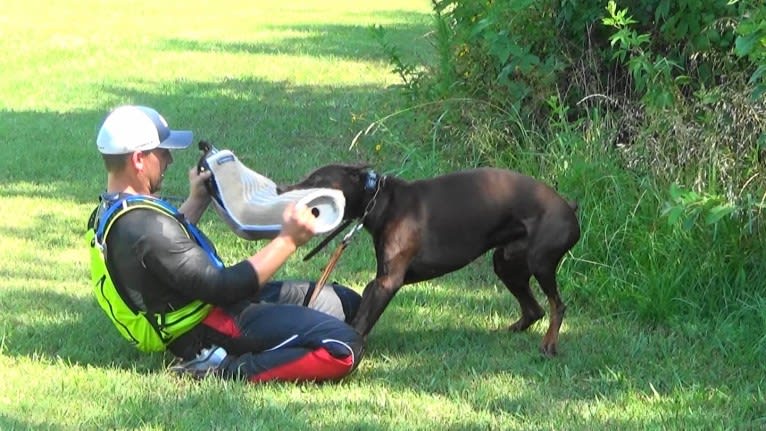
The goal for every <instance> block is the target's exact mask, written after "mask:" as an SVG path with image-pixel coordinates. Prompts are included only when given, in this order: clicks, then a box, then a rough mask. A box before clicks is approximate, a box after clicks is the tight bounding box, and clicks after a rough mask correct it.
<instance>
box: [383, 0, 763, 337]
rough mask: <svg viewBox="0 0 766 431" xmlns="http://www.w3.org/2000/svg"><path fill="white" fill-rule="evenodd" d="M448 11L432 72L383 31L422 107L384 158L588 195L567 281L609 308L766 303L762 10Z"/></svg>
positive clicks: (665, 318)
mask: <svg viewBox="0 0 766 431" xmlns="http://www.w3.org/2000/svg"><path fill="white" fill-rule="evenodd" d="M433 9H434V27H435V30H434V31H433V32H432V33H431V36H432V38H433V46H434V51H435V52H434V53H435V58H436V60H435V61H434V62H433V63H430V64H423V65H415V64H406V63H405V62H403V61H402V60H401V57H400V56H396V55H395V54H396V47H393V46H391V45H390V44H388V45H386V44H385V30H383V29H378V32H379V37H380V40H381V41H383V46H384V47H385V49H386V52H388V53H389V57H390V58H391V59H392V64H394V65H395V70H397V71H398V72H400V76H402V79H403V82H404V84H405V85H404V87H403V88H404V90H405V94H406V95H407V101H408V108H407V109H406V115H402V116H400V117H399V118H398V119H397V120H396V121H397V122H398V123H399V124H403V125H404V127H403V128H400V129H398V131H399V132H400V131H401V130H405V132H404V134H402V135H399V134H396V135H395V134H394V133H393V132H392V133H389V134H388V135H386V136H385V137H384V136H381V135H379V136H378V137H377V138H376V139H375V142H377V144H376V152H375V154H376V157H378V158H379V161H381V162H384V163H388V164H394V163H397V160H398V161H399V163H401V165H400V166H401V168H402V169H403V170H408V169H413V168H415V169H413V170H414V171H416V172H417V173H416V174H415V175H416V176H417V175H420V174H429V173H436V172H440V171H443V170H446V169H452V168H458V167H468V166H478V165H494V166H502V167H509V168H513V169H516V170H520V171H523V172H526V173H528V174H531V175H534V176H536V177H539V178H540V179H542V180H544V181H546V182H549V183H550V184H552V185H554V186H556V187H557V188H558V189H559V190H562V192H563V193H564V194H565V195H567V196H570V197H573V198H577V199H578V201H580V216H581V220H582V224H583V236H582V239H581V241H580V243H579V244H578V245H577V247H576V249H575V250H574V251H573V253H572V258H573V262H572V263H571V265H572V268H570V269H565V271H569V277H570V278H573V279H574V280H579V281H580V282H579V283H578V284H579V288H578V291H577V292H575V293H574V294H575V297H576V298H577V301H578V302H580V303H582V304H587V305H588V307H589V308H592V309H595V310H598V311H599V312H603V313H609V312H613V310H615V309H619V310H627V311H628V312H630V313H633V314H635V315H637V316H639V317H640V318H642V319H644V320H645V321H647V322H659V323H662V322H682V321H686V320H688V319H694V318H700V317H711V316H719V317H720V316H734V315H736V316H740V317H738V319H740V318H744V317H742V316H743V314H742V313H740V311H739V310H740V309H741V305H742V303H743V301H746V300H747V301H749V303H751V304H752V303H753V302H752V301H751V299H752V298H756V299H758V298H760V299H759V300H757V301H755V303H756V304H763V303H764V301H763V300H762V293H761V292H760V289H761V288H760V286H762V285H763V284H764V283H765V282H766V278H765V277H766V276H764V275H761V271H760V270H759V268H760V267H761V266H762V265H763V262H762V261H763V257H764V256H766V227H765V226H764V223H763V220H764V214H763V212H764V209H765V206H764V203H765V202H766V194H764V190H766V171H765V170H764V157H766V104H764V101H763V99H762V97H761V96H762V94H763V91H764V85H765V83H766V12H764V8H763V6H762V1H757V0H749V1H745V0H741V1H736V0H731V1H728V0H713V1H708V2H698V1H685V0H680V1H670V0H625V1H621V2H619V3H615V2H613V1H610V2H608V3H607V4H605V3H604V2H603V1H596V0H556V1H554V0H540V1H531V0H509V1H503V2H500V1H495V0H477V1H459V0H433ZM392 121H394V118H393V117H391V116H389V117H387V118H385V121H384V122H383V123H386V122H389V123H390V122H392ZM379 126H380V125H379ZM383 129H384V128H383V127H380V128H376V130H378V131H380V130H383ZM389 131H390V130H389ZM381 148H382V150H381ZM411 172H412V171H411ZM564 268H567V266H566V265H564ZM594 298H595V299H594ZM745 298H750V299H745ZM756 307H757V306H756ZM610 310H611V311H610ZM759 310H760V309H759ZM763 315H764V314H763V311H762V310H760V311H759V312H758V313H755V314H748V316H750V317H748V319H749V320H748V322H749V323H751V324H753V325H755V326H760V327H763V326H764V325H765V324H766V319H764V318H763ZM753 316H755V317H753ZM758 316H760V317H758ZM764 344H765V343H764V341H763V340H761V342H760V345H761V348H763V347H764V346H763V345H764Z"/></svg>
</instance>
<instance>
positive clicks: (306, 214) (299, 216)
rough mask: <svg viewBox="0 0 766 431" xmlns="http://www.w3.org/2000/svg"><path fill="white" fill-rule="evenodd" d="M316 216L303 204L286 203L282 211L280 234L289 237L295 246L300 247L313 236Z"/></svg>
mask: <svg viewBox="0 0 766 431" xmlns="http://www.w3.org/2000/svg"><path fill="white" fill-rule="evenodd" d="M315 229H316V217H314V214H311V210H310V209H309V208H308V207H306V206H305V205H300V206H297V205H295V204H290V205H288V207H287V208H285V211H284V213H282V230H281V232H280V234H279V235H280V236H285V237H287V238H288V239H290V240H291V241H292V242H293V243H294V244H295V247H296V248H297V247H300V246H302V245H303V244H305V243H306V242H308V240H310V239H311V237H313V236H314V232H315Z"/></svg>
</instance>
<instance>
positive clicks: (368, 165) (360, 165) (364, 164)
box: [349, 162, 372, 171]
mask: <svg viewBox="0 0 766 431" xmlns="http://www.w3.org/2000/svg"><path fill="white" fill-rule="evenodd" d="M349 166H350V167H352V168H354V169H359V170H360V171H366V170H370V169H372V163H367V162H357V163H353V164H351V165H349Z"/></svg>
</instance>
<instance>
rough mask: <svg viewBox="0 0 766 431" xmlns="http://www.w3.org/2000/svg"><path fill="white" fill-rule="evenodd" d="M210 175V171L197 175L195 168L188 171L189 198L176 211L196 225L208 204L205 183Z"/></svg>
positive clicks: (208, 196)
mask: <svg viewBox="0 0 766 431" xmlns="http://www.w3.org/2000/svg"><path fill="white" fill-rule="evenodd" d="M210 175H212V173H211V172H210V171H205V172H202V173H198V172H197V168H196V167H194V168H191V169H189V197H188V198H186V201H184V203H183V204H181V206H180V207H179V208H178V211H180V212H181V213H182V214H183V215H184V216H186V220H188V221H190V222H191V223H197V222H198V221H199V219H200V218H202V214H203V213H204V212H205V209H207V206H208V205H209V204H210V193H209V192H208V191H207V187H205V181H206V180H208V179H209V178H210Z"/></svg>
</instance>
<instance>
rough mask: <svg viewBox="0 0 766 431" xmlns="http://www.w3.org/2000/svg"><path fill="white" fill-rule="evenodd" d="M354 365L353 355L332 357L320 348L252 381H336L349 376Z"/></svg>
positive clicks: (265, 372) (261, 374) (258, 375)
mask: <svg viewBox="0 0 766 431" xmlns="http://www.w3.org/2000/svg"><path fill="white" fill-rule="evenodd" d="M353 365H354V358H353V355H348V356H347V357H345V358H343V359H340V358H336V357H334V356H332V355H331V354H330V353H329V352H328V351H327V350H325V348H324V347H320V348H318V349H316V350H314V351H312V352H309V353H308V354H306V355H304V356H302V357H301V358H299V359H297V360H295V361H293V362H290V363H287V364H284V365H280V366H278V367H274V368H272V369H270V370H268V371H264V372H262V373H260V374H255V375H253V376H251V377H250V381H251V382H265V381H267V380H288V381H294V380H314V381H322V380H334V379H339V378H341V377H343V376H345V375H346V374H348V372H349V371H350V370H351V367H352V366H353Z"/></svg>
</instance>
